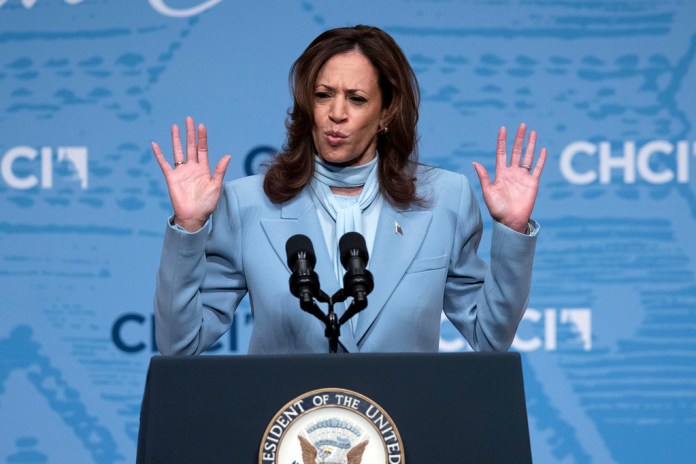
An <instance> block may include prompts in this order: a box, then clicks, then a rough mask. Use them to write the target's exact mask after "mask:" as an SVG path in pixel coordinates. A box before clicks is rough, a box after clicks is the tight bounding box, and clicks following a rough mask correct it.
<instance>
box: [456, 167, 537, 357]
mask: <svg viewBox="0 0 696 464" xmlns="http://www.w3.org/2000/svg"><path fill="white" fill-rule="evenodd" d="M462 179H463V180H462V188H461V194H460V200H459V209H458V214H457V220H456V231H455V240H454V249H453V250H452V254H451V259H450V265H449V269H448V276H447V282H446V284H445V299H444V311H445V314H446V315H447V317H448V318H449V320H450V321H451V322H452V323H453V324H454V326H455V327H456V328H457V329H458V330H459V332H460V333H461V334H462V335H463V336H464V337H465V338H466V339H467V341H468V342H469V344H470V345H471V347H472V348H473V349H474V350H476V351H506V350H508V349H509V348H510V345H511V344H512V341H513V339H514V337H515V333H516V331H517V327H518V325H519V323H520V321H521V320H522V316H523V315H524V312H525V310H526V308H527V304H528V303H529V294H530V289H531V283H532V264H533V261H534V251H535V248H536V237H537V233H538V231H539V225H538V224H537V223H536V222H535V221H533V220H532V221H530V226H531V232H530V233H529V234H528V235H527V234H521V233H519V232H516V231H514V230H512V229H510V228H508V227H506V226H504V225H502V224H500V223H498V222H495V221H494V222H493V232H492V238H491V263H490V266H489V265H487V264H486V263H485V262H484V261H483V260H482V259H481V258H480V257H479V256H478V255H477V249H478V245H479V242H480V240H481V234H482V222H481V212H480V210H479V207H478V204H477V202H476V197H475V196H474V194H473V191H472V190H471V187H470V186H469V183H468V181H466V179H465V178H464V177H462Z"/></svg>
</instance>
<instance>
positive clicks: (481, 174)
mask: <svg viewBox="0 0 696 464" xmlns="http://www.w3.org/2000/svg"><path fill="white" fill-rule="evenodd" d="M472 164H473V165H474V170H475V171H476V175H478V178H479V182H480V183H481V190H483V192H484V193H485V192H487V191H488V189H489V188H490V186H491V178H490V176H489V175H488V171H486V168H484V167H483V165H482V164H480V163H477V162H473V163H472Z"/></svg>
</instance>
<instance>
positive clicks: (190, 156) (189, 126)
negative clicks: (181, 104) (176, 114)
mask: <svg viewBox="0 0 696 464" xmlns="http://www.w3.org/2000/svg"><path fill="white" fill-rule="evenodd" d="M186 161H188V162H189V163H190V162H195V163H197V162H198V154H197V153H196V126H195V125H194V124H193V118H192V117H191V116H186Z"/></svg>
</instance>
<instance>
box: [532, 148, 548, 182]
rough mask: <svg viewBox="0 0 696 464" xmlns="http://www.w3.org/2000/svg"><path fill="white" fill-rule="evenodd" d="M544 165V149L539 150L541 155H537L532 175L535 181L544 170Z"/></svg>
mask: <svg viewBox="0 0 696 464" xmlns="http://www.w3.org/2000/svg"><path fill="white" fill-rule="evenodd" d="M545 164H546V148H545V147H544V148H542V149H541V153H539V159H538V160H537V163H536V166H534V172H533V173H532V175H533V176H534V177H536V178H537V179H538V178H539V177H541V171H543V170H544V165H545Z"/></svg>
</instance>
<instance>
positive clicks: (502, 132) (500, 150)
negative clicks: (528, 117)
mask: <svg viewBox="0 0 696 464" xmlns="http://www.w3.org/2000/svg"><path fill="white" fill-rule="evenodd" d="M505 139H507V129H506V128H505V126H503V127H501V128H500V129H499V130H498V142H497V144H496V146H495V170H496V171H498V170H500V171H502V170H503V169H504V168H505V166H507V151H506V150H507V149H506V148H505V143H506V142H505ZM474 167H476V165H475V164H474ZM484 170H485V169H484ZM476 172H478V170H476Z"/></svg>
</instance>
